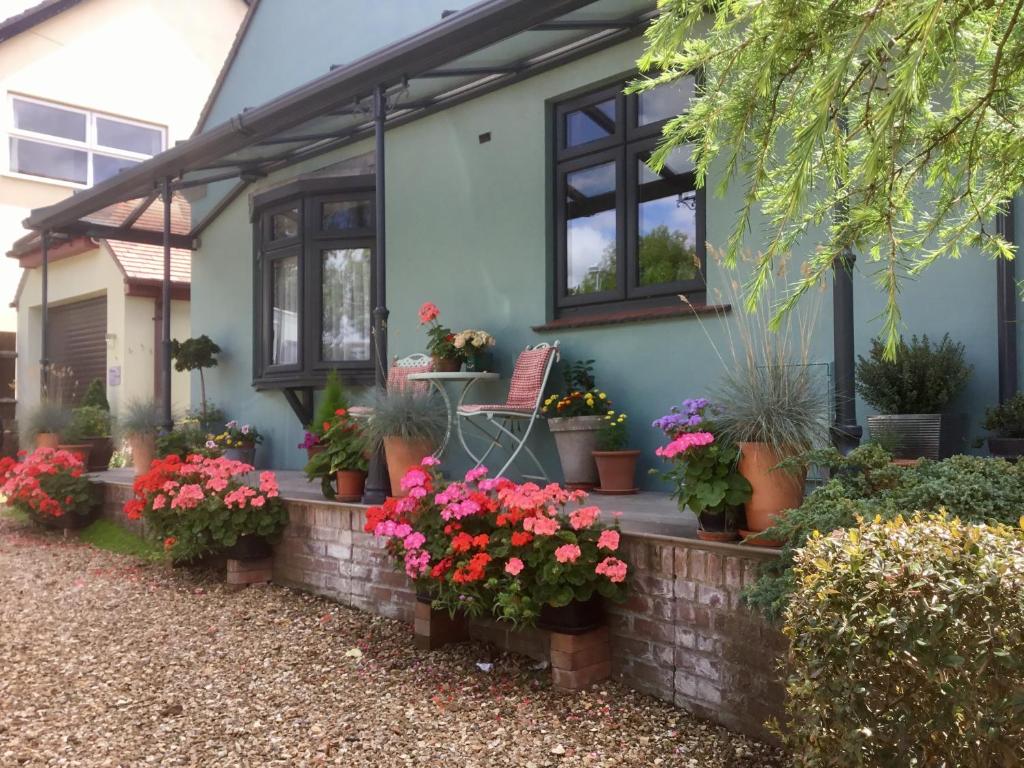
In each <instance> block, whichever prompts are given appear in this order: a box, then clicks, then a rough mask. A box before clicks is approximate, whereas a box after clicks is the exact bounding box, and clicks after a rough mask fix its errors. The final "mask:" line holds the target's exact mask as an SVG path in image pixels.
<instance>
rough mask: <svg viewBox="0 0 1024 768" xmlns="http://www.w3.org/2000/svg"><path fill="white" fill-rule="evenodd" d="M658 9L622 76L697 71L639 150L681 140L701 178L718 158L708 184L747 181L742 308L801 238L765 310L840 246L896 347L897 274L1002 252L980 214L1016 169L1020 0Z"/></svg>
mask: <svg viewBox="0 0 1024 768" xmlns="http://www.w3.org/2000/svg"><path fill="white" fill-rule="evenodd" d="M659 10H660V13H659V15H658V17H657V18H656V19H655V20H654V22H653V23H652V24H650V25H649V26H648V28H647V30H646V31H645V38H646V42H647V50H646V51H645V53H644V55H643V57H642V58H641V59H640V69H641V71H642V72H644V73H647V75H648V76H644V77H641V78H640V79H639V80H638V81H637V83H636V84H635V87H634V90H644V89H647V88H651V87H654V86H656V85H658V84H661V83H667V82H670V81H673V80H675V79H677V78H680V77H684V76H691V73H694V72H700V73H701V78H700V79H701V85H700V87H699V90H698V93H697V98H695V99H694V101H692V102H691V104H690V108H689V110H688V111H687V112H686V113H684V114H683V115H680V116H679V117H678V118H675V119H673V120H670V121H669V123H668V124H667V125H666V127H665V131H664V139H663V141H662V143H661V144H660V145H659V147H658V150H657V151H656V152H655V154H654V156H653V158H652V159H651V161H650V163H649V164H650V165H651V166H653V167H655V168H657V169H660V168H661V167H662V164H663V163H664V161H665V159H666V158H667V157H668V155H669V153H670V152H671V151H672V150H673V149H675V148H677V147H680V146H684V145H688V144H692V145H694V160H695V163H696V176H697V183H698V185H699V186H704V185H705V184H706V183H707V182H708V180H709V178H710V177H709V172H711V170H712V165H713V168H714V181H713V183H714V184H715V187H716V192H718V193H719V194H724V192H725V191H726V190H727V189H729V188H730V187H731V186H733V185H735V186H737V187H738V188H740V189H742V192H743V201H744V202H743V205H742V207H741V209H740V211H739V213H738V215H737V217H736V222H735V225H734V228H733V231H732V234H731V236H730V238H729V243H728V252H727V260H728V261H730V262H735V260H736V259H737V258H738V257H739V255H740V254H741V253H742V251H743V249H744V248H745V246H746V245H747V244H746V242H745V237H746V235H747V233H748V232H750V231H753V230H755V229H758V228H759V227H758V226H757V223H756V222H757V219H758V218H759V217H760V216H762V215H764V216H765V217H766V218H767V226H765V227H764V230H765V231H767V232H768V233H769V234H768V237H767V242H766V244H765V246H764V249H763V254H762V255H761V256H760V258H759V263H758V265H757V269H756V271H755V274H754V277H753V279H752V280H751V281H750V283H749V284H748V288H747V305H748V306H752V305H753V304H756V303H757V302H758V300H759V299H760V298H761V291H762V289H763V287H764V285H765V282H766V281H767V280H768V279H769V278H770V276H771V275H772V273H773V270H774V268H775V267H777V266H778V263H779V262H780V261H783V260H785V259H786V258H788V257H789V256H790V255H791V254H793V253H795V252H799V250H800V249H799V247H798V246H799V245H800V244H801V243H807V244H808V247H805V248H804V251H805V252H807V253H809V254H810V256H809V257H808V258H807V261H806V263H805V264H804V265H803V269H801V270H800V272H799V277H798V278H797V280H796V281H795V282H794V284H793V290H792V291H791V292H789V294H788V295H787V296H786V298H785V300H784V301H783V302H782V303H781V304H780V305H779V306H778V307H777V308H773V311H775V310H777V311H778V313H786V312H788V311H789V310H790V309H792V308H793V307H794V306H795V305H796V303H797V302H798V301H800V299H801V297H803V296H805V295H807V294H808V292H810V291H812V290H813V289H814V288H815V287H816V286H818V285H819V284H821V283H822V282H823V281H824V280H825V279H827V277H828V275H829V274H830V273H831V271H832V269H833V265H834V264H835V263H836V262H837V261H838V260H840V259H843V258H844V256H845V254H846V252H847V250H848V249H853V250H854V251H855V252H857V253H858V254H859V255H860V261H859V264H865V263H866V264H867V265H868V267H869V268H871V267H872V266H873V267H874V272H875V274H874V277H875V280H876V282H877V284H878V286H879V288H880V289H881V290H882V291H884V292H885V294H886V297H887V299H886V305H885V308H884V310H883V313H882V314H883V320H884V333H883V337H884V343H885V351H886V355H887V357H890V358H891V357H892V356H893V355H894V354H895V352H896V345H897V339H898V336H899V328H900V319H901V316H900V308H899V301H898V297H899V291H900V288H901V286H902V285H903V283H904V282H905V281H906V280H907V279H912V278H913V277H915V276H916V275H918V274H919V273H920V272H922V271H923V270H925V269H926V268H927V267H928V266H929V265H931V264H932V263H934V262H935V261H936V260H937V259H940V258H945V257H949V258H957V257H959V256H961V255H962V253H963V249H964V248H966V247H973V248H979V249H980V250H981V251H982V253H983V254H985V255H987V256H989V257H1000V258H1006V257H1011V256H1012V255H1013V253H1014V251H1015V248H1014V246H1012V245H1011V244H1010V243H1008V242H1006V240H1005V239H1004V238H1003V237H1002V236H1001V235H1000V234H999V233H998V230H997V229H996V228H995V227H993V226H992V225H991V223H992V221H993V220H994V219H995V217H996V215H997V214H998V213H1000V212H1002V211H1003V210H1005V205H1006V201H1007V200H1011V199H1012V198H1013V197H1014V196H1015V195H1016V194H1017V193H1018V192H1019V191H1020V188H1021V185H1022V183H1024V153H1022V152H1020V147H1021V143H1022V140H1024V127H1022V125H1021V123H1020V122H1019V121H1017V120H1016V119H1013V117H1012V115H1014V114H1016V111H1017V110H1018V109H1019V105H1020V104H1021V103H1022V102H1024V67H1021V66H1020V62H1021V61H1022V60H1024V28H1022V26H1021V19H1022V14H1021V6H1020V4H1019V3H1017V2H1007V1H1006V0H998V1H996V2H985V3H978V2H974V0H943V1H942V2H940V1H939V0H892V1H891V2H885V3H878V2H876V1H875V0H845V1H844V2H839V3H837V2H833V1H832V0H804V1H803V2H746V1H743V0H734V1H731V2H717V3H710V4H709V3H707V2H706V0H663V1H662V2H660V3H659ZM709 16H710V18H709ZM655 73H656V74H655ZM823 233H824V236H823Z"/></svg>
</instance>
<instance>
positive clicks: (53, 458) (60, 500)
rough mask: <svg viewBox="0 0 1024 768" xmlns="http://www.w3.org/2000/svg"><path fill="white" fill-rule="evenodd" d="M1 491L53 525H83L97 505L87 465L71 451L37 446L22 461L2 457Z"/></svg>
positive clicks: (16, 504)
mask: <svg viewBox="0 0 1024 768" xmlns="http://www.w3.org/2000/svg"><path fill="white" fill-rule="evenodd" d="M0 495H2V496H3V497H4V498H5V499H6V503H7V504H9V505H11V506H12V507H14V508H15V509H18V510H20V511H22V512H24V513H25V514H26V515H28V516H29V517H30V518H31V519H32V520H34V521H36V522H37V523H39V524H40V525H44V526H47V527H50V528H79V527H81V526H82V525H84V524H85V523H87V522H88V521H89V519H90V516H91V513H92V512H93V511H94V510H95V508H96V497H95V495H94V487H93V485H92V483H90V482H89V479H88V478H87V477H86V476H85V465H84V464H83V463H82V462H81V461H80V460H79V459H78V457H77V456H75V455H74V454H72V453H69V452H68V451H61V450H54V449H52V448H37V449H36V450H34V451H33V452H32V453H30V454H28V455H26V456H24V457H23V461H18V460H16V459H13V458H11V457H3V458H0Z"/></svg>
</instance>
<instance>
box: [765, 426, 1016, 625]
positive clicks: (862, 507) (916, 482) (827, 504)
mask: <svg viewBox="0 0 1024 768" xmlns="http://www.w3.org/2000/svg"><path fill="white" fill-rule="evenodd" d="M891 459H892V457H891V456H890V455H889V453H888V452H887V451H885V450H884V449H883V448H881V447H880V446H878V445H874V444H871V443H869V444H867V445H863V446H861V447H859V448H857V449H855V450H854V451H852V452H851V453H850V454H849V456H846V457H842V456H840V455H839V453H838V452H837V451H835V450H833V449H829V450H827V451H814V452H811V453H808V454H806V455H805V456H804V457H802V460H803V461H805V462H810V463H814V464H817V465H819V466H824V467H827V468H828V469H829V470H831V472H832V479H831V480H829V481H828V482H827V483H825V484H824V485H822V486H821V487H820V488H818V489H816V490H815V491H814V492H813V493H811V494H810V495H809V496H808V497H807V498H806V499H805V500H804V503H803V504H801V505H800V507H799V508H797V509H794V510H789V511H788V512H786V514H785V515H783V516H782V517H781V518H779V519H778V520H777V521H776V523H775V525H774V526H772V527H771V528H769V529H768V530H767V531H766V532H765V534H764V537H765V538H766V539H771V540H773V541H780V542H782V550H781V556H780V557H779V558H777V559H775V560H770V561H766V562H765V564H764V565H762V567H761V571H760V578H759V579H758V581H757V582H755V583H754V584H753V585H752V586H751V587H750V588H749V589H748V590H747V592H746V599H747V602H748V604H750V605H751V606H753V607H755V608H757V609H758V610H759V611H761V612H762V613H763V614H765V615H766V616H768V617H769V618H773V619H774V618H777V617H778V616H779V615H781V613H782V611H783V610H785V608H786V605H787V604H788V602H789V599H790V596H791V595H792V592H793V587H794V583H793V579H792V574H791V569H792V566H793V562H794V558H795V556H796V553H797V551H798V550H799V549H800V548H801V547H803V546H804V545H805V544H806V543H807V541H808V540H809V539H810V538H811V535H812V534H813V533H814V532H815V531H818V532H819V533H822V534H827V533H830V532H831V531H834V530H837V529H840V528H848V527H850V526H853V525H856V521H857V517H858V516H860V517H863V518H866V519H871V518H874V517H875V516H879V517H881V518H882V519H883V520H888V519H891V518H893V517H896V516H898V515H901V514H905V513H907V512H938V511H940V510H945V511H947V512H948V513H949V514H951V515H956V516H958V517H960V518H961V519H963V520H965V521H968V522H974V523H984V522H1001V523H1006V524H1014V523H1015V522H1016V521H1017V520H1018V518H1019V516H1020V515H1021V513H1022V512H1024V466H1022V465H1019V464H1010V463H1009V462H1007V461H1003V460H1002V459H991V458H981V457H978V456H954V457H952V458H950V459H946V460H944V461H922V462H921V463H920V464H918V465H917V466H915V467H898V466H895V465H894V464H892V463H891Z"/></svg>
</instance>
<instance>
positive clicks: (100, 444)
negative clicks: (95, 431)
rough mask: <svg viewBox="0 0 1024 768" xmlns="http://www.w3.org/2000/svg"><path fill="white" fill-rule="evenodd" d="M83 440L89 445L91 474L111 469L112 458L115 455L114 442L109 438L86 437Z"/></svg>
mask: <svg viewBox="0 0 1024 768" xmlns="http://www.w3.org/2000/svg"><path fill="white" fill-rule="evenodd" d="M82 440H83V441H84V442H86V443H88V444H89V447H90V449H91V450H90V451H89V464H88V468H89V471H90V472H106V471H107V469H108V468H109V467H110V457H111V456H113V455H114V441H113V440H111V439H110V438H109V437H84V438H82Z"/></svg>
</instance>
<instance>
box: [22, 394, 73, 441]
mask: <svg viewBox="0 0 1024 768" xmlns="http://www.w3.org/2000/svg"><path fill="white" fill-rule="evenodd" d="M70 424H71V411H69V410H68V409H67V408H65V407H64V406H62V405H60V404H59V403H55V402H51V401H49V400H43V401H41V402H40V403H39V404H38V405H36V406H35V407H34V408H33V409H32V410H31V411H30V412H29V415H28V436H29V437H35V436H36V435H40V434H55V435H59V434H62V433H63V432H64V430H66V429H67V428H68V426H69V425H70Z"/></svg>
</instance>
